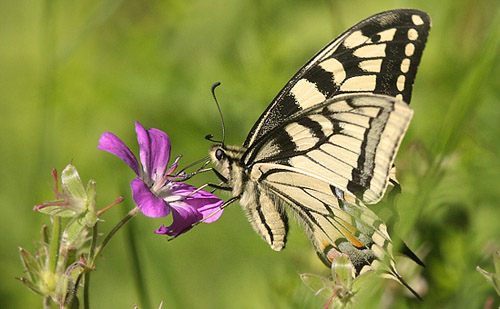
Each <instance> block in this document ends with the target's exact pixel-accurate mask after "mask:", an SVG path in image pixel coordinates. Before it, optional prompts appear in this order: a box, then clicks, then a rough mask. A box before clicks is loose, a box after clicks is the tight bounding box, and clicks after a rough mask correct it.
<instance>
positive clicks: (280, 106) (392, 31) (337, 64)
mask: <svg viewBox="0 0 500 309" xmlns="http://www.w3.org/2000/svg"><path fill="white" fill-rule="evenodd" d="M430 25H431V23H430V18H429V16H428V15H427V14H426V13H425V12H422V11H418V10H409V9H401V10H393V11H388V12H383V13H380V14H376V15H374V16H372V17H370V18H368V19H365V20H363V21H361V22H360V23H358V24H356V25H355V26H353V27H352V28H350V29H348V30H347V31H345V32H344V33H343V34H341V35H340V36H339V37H338V38H336V39H335V40H333V41H332V42H330V43H329V44H328V45H327V46H326V47H324V48H323V49H322V50H321V51H320V52H318V53H317V54H316V55H315V56H314V57H313V58H312V59H311V60H309V61H308V62H307V64H306V65H304V66H303V67H302V68H301V69H300V70H299V71H298V72H297V73H296V74H295V76H294V77H293V78H292V79H291V80H290V81H289V82H288V83H287V84H286V85H285V87H284V88H283V89H282V90H281V91H280V92H279V94H278V95H277V96H276V97H275V98H274V100H273V101H272V103H271V104H270V105H269V106H268V108H267V109H266V111H265V112H264V113H263V114H262V116H261V117H260V118H259V120H258V121H257V123H256V124H255V125H254V127H253V128H252V130H251V131H250V133H249V135H248V137H247V139H246V141H245V143H244V146H245V147H249V146H251V145H252V144H253V143H255V142H256V141H257V140H258V139H259V138H261V137H262V136H263V135H264V134H266V133H268V132H270V131H272V130H273V129H275V128H276V127H278V126H279V125H280V124H282V123H283V121H285V120H286V119H288V118H289V117H291V116H293V115H294V114H296V113H299V112H300V111H302V110H304V109H307V108H310V107H313V106H315V105H317V104H321V103H322V102H324V101H325V100H327V99H330V98H333V97H335V96H337V95H340V94H346V93H359V92H369V93H376V94H385V95H389V96H392V97H396V98H399V99H402V100H403V101H405V102H406V103H410V99H411V92H412V88H413V82H414V80H415V75H416V73H417V67H418V64H419V63H420V58H421V56H422V52H423V49H424V46H425V43H426V41H427V36H428V33H429V29H430Z"/></svg>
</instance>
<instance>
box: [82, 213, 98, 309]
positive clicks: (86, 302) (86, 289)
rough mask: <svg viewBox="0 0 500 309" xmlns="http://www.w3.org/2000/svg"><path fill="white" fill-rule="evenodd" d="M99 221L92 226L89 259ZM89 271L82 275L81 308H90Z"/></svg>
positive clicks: (95, 241)
mask: <svg viewBox="0 0 500 309" xmlns="http://www.w3.org/2000/svg"><path fill="white" fill-rule="evenodd" d="M98 223H99V221H97V222H96V224H94V226H93V227H92V240H91V241H90V253H89V260H90V259H92V257H93V256H94V254H95V248H96V246H97V235H98V231H97V224H98ZM89 286H90V271H86V272H85V277H84V282H83V308H84V309H89V308H90V301H89V298H90V297H89V293H90V288H89Z"/></svg>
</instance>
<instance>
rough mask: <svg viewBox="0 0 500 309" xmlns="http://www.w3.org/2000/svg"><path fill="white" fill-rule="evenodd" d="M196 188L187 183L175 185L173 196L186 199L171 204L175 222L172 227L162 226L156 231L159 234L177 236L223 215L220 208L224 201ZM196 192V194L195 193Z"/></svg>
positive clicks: (172, 190) (172, 189)
mask: <svg viewBox="0 0 500 309" xmlns="http://www.w3.org/2000/svg"><path fill="white" fill-rule="evenodd" d="M196 190H198V189H197V188H196V187H193V186H190V185H187V184H185V183H181V182H178V183H175V187H174V186H173V187H172V188H171V192H172V196H184V197H186V196H187V197H186V198H185V199H183V200H180V201H172V202H170V204H169V205H170V207H171V209H172V217H173V222H172V224H171V225H170V226H168V227H165V226H163V225H162V226H161V227H160V228H159V229H157V230H156V231H155V233H157V234H167V235H169V236H177V235H179V234H183V233H185V232H187V231H189V230H190V229H191V226H192V225H193V224H194V223H196V222H199V221H201V220H204V221H203V222H205V223H212V222H214V221H216V220H217V219H219V217H220V216H221V215H222V210H221V209H220V207H221V206H222V204H223V201H222V200H221V199H219V198H218V197H216V196H215V195H213V194H212V193H209V192H206V191H203V190H198V191H196ZM194 191H196V192H195V193H193V192H194Z"/></svg>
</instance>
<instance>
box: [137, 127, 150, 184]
mask: <svg viewBox="0 0 500 309" xmlns="http://www.w3.org/2000/svg"><path fill="white" fill-rule="evenodd" d="M135 132H136V134H137V143H139V158H140V159H141V164H142V169H143V171H144V173H145V174H146V175H145V177H147V178H151V169H152V161H151V141H150V140H149V135H148V132H147V131H146V129H144V127H143V126H142V125H141V124H140V123H139V121H136V122H135Z"/></svg>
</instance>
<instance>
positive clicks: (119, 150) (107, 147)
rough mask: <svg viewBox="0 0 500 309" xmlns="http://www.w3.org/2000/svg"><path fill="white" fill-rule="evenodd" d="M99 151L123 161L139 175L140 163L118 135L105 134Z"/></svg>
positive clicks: (98, 147)
mask: <svg viewBox="0 0 500 309" xmlns="http://www.w3.org/2000/svg"><path fill="white" fill-rule="evenodd" d="M97 149H100V150H104V151H107V152H109V153H112V154H114V155H115V156H117V157H118V158H120V159H122V160H123V161H125V163H127V165H128V166H130V168H132V169H133V170H134V172H135V174H136V175H137V176H139V175H140V173H139V162H137V158H136V157H135V156H134V154H133V153H132V151H130V149H129V148H128V147H127V145H125V144H124V143H123V142H122V141H121V140H120V139H119V138H118V137H116V135H114V134H113V133H111V132H104V133H103V134H102V135H101V138H100V139H99V145H98V146H97Z"/></svg>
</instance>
